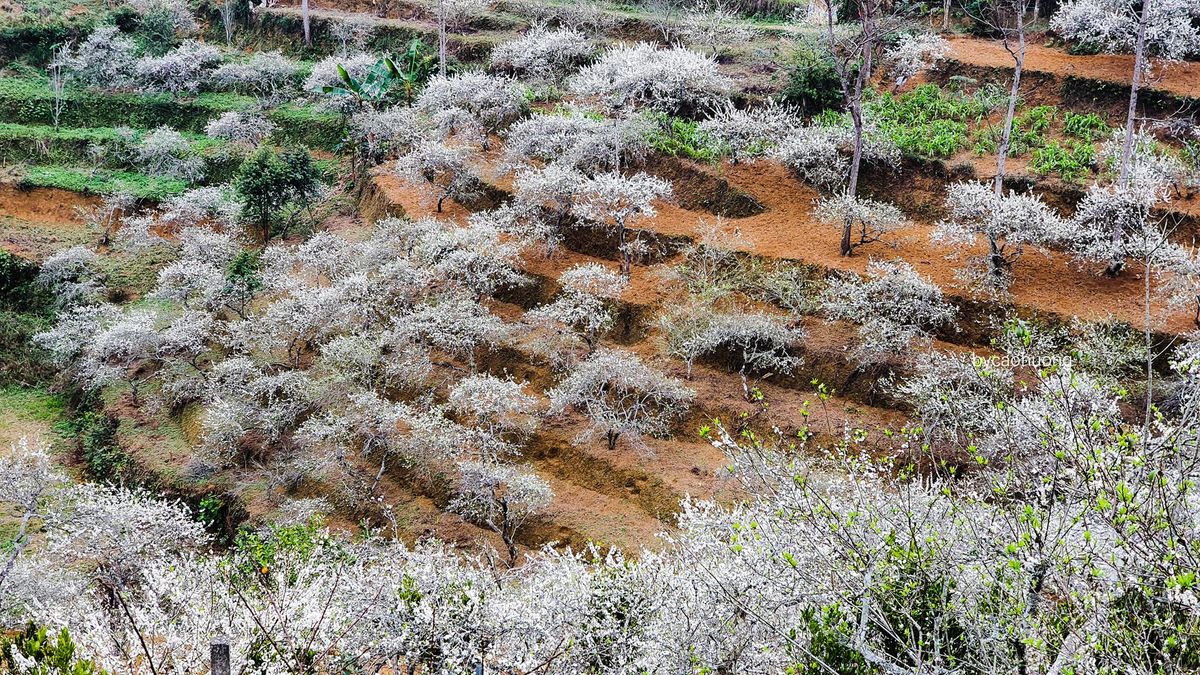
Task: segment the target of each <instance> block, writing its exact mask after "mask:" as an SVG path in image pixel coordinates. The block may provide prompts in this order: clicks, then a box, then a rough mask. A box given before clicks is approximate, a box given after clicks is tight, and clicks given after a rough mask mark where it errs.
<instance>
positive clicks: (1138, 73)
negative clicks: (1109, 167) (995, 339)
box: [1051, 0, 1200, 274]
mask: <svg viewBox="0 0 1200 675" xmlns="http://www.w3.org/2000/svg"><path fill="white" fill-rule="evenodd" d="M1051 27H1052V28H1054V30H1055V31H1057V32H1058V33H1059V34H1061V35H1063V36H1064V37H1066V38H1067V39H1070V40H1074V41H1076V42H1078V43H1081V44H1084V45H1088V46H1091V47H1099V48H1100V49H1103V50H1105V51H1132V52H1133V55H1134V58H1133V72H1132V73H1131V75H1130V86H1129V108H1128V111H1127V113H1126V118H1125V129H1124V138H1123V139H1122V142H1121V156H1120V163H1119V172H1118V182H1119V183H1121V187H1122V188H1123V189H1126V190H1128V189H1131V187H1132V186H1131V185H1130V183H1133V182H1136V178H1137V177H1136V176H1135V175H1134V172H1133V171H1132V169H1133V167H1134V155H1135V154H1136V153H1137V132H1138V128H1137V127H1138V116H1137V104H1138V95H1139V93H1140V91H1141V89H1142V87H1144V86H1145V85H1146V84H1148V83H1149V80H1150V77H1151V66H1152V61H1153V60H1154V59H1155V58H1157V59H1160V60H1162V61H1171V60H1176V59H1182V58H1185V57H1187V56H1188V55H1190V54H1197V53H1200V7H1198V6H1197V5H1196V3H1194V2H1191V0H1153V1H1151V2H1140V3H1138V2H1129V1H1128V0H1071V1H1070V2H1067V3H1064V4H1063V5H1062V6H1061V7H1060V8H1059V10H1058V12H1057V13H1056V14H1055V15H1054V18H1053V19H1052V20H1051ZM1122 234H1123V233H1122V231H1121V230H1119V229H1114V230H1113V232H1112V235H1113V245H1114V247H1119V246H1120V243H1121V242H1120V238H1121V236H1122ZM1121 270H1122V263H1121V261H1119V260H1114V261H1113V263H1112V264H1111V265H1110V266H1109V270H1108V271H1109V273H1110V274H1118V273H1120V272H1121Z"/></svg>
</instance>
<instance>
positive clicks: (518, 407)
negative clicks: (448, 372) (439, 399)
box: [446, 375, 538, 438]
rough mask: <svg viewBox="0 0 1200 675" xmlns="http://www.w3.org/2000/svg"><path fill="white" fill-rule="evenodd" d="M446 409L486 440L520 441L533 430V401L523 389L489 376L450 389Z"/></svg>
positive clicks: (470, 378)
mask: <svg viewBox="0 0 1200 675" xmlns="http://www.w3.org/2000/svg"><path fill="white" fill-rule="evenodd" d="M446 402H447V404H448V405H449V407H450V409H451V410H453V411H454V412H456V413H458V414H459V415H462V416H464V417H465V418H466V419H468V420H470V422H471V424H472V425H473V426H475V427H476V428H479V429H482V430H483V431H485V432H487V434H488V435H489V436H494V437H497V438H501V437H504V436H516V437H522V436H525V435H527V434H529V433H532V432H533V431H534V429H536V428H537V425H538V418H537V408H538V400H537V397H535V396H533V395H531V394H527V393H525V385H524V384H523V383H521V382H516V381H514V380H511V379H501V378H498V377H494V376H492V375H469V376H467V377H464V378H463V379H461V380H459V381H458V382H457V383H456V384H455V385H454V387H452V388H451V389H450V394H449V396H448V397H447V401H446Z"/></svg>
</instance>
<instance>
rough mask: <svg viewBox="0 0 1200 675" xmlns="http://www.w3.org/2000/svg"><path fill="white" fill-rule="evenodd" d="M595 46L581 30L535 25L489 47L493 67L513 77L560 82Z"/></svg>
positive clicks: (583, 60) (589, 55)
mask: <svg viewBox="0 0 1200 675" xmlns="http://www.w3.org/2000/svg"><path fill="white" fill-rule="evenodd" d="M594 51H595V47H594V46H593V44H592V41H591V40H590V39H589V38H588V37H587V36H586V35H584V34H583V33H580V32H579V31H576V30H573V29H571V28H557V29H554V30H550V29H547V28H545V27H544V26H534V27H533V28H531V29H529V32H527V33H525V34H524V35H522V36H521V37H519V38H517V39H516V40H511V41H509V42H502V43H500V44H499V45H497V46H496V47H495V48H494V49H492V55H491V62H492V68H493V69H496V70H500V71H502V72H505V73H511V74H512V75H514V76H516V77H521V78H525V79H531V80H534V81H539V82H545V83H547V84H558V83H561V82H562V81H563V80H564V79H565V78H566V77H567V76H568V75H570V74H571V73H572V72H574V71H575V70H576V69H578V68H579V67H580V66H582V65H583V64H584V63H586V62H587V60H588V59H589V58H591V56H592V54H593V52H594Z"/></svg>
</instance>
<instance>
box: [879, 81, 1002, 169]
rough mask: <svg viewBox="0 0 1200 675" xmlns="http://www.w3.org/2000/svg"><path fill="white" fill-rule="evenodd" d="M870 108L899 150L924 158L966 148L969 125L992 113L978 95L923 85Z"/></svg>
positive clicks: (884, 97) (882, 98)
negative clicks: (968, 94)
mask: <svg viewBox="0 0 1200 675" xmlns="http://www.w3.org/2000/svg"><path fill="white" fill-rule="evenodd" d="M867 106H868V109H869V111H870V112H871V114H872V115H874V117H875V119H877V120H878V123H879V126H880V129H881V130H882V131H883V132H884V133H885V134H887V135H888V136H889V137H890V138H891V139H892V141H893V142H895V143H896V145H897V146H899V147H900V150H901V151H903V152H906V153H908V154H912V155H918V156H921V157H949V156H951V155H953V154H954V153H956V152H958V151H959V150H961V149H962V148H963V147H966V144H967V129H968V124H969V123H971V122H977V121H978V120H980V119H982V118H983V117H984V116H985V115H987V113H988V112H989V111H990V106H991V103H990V102H989V100H988V99H986V98H983V97H979V96H967V95H964V94H962V93H960V92H957V91H947V90H943V89H941V88H940V87H938V86H937V85H935V84H924V85H921V86H919V87H917V88H916V89H913V90H912V91H910V92H907V93H905V94H902V95H900V96H894V95H892V94H891V93H890V92H888V93H885V94H883V95H882V96H879V97H877V98H874V99H872V100H871V101H870V102H869V103H868V104H867Z"/></svg>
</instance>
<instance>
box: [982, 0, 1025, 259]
mask: <svg viewBox="0 0 1200 675" xmlns="http://www.w3.org/2000/svg"><path fill="white" fill-rule="evenodd" d="M1024 4H1025V3H1024V1H1023V0H1022V2H1021V7H1019V10H1020V11H1017V12H1014V15H1015V18H1016V21H1017V48H1016V50H1015V51H1014V50H1013V49H1012V48H1011V47H1010V45H1009V38H1008V33H1007V32H1005V33H1004V48H1005V49H1006V50H1008V53H1009V55H1010V56H1012V59H1013V80H1012V87H1011V88H1010V89H1009V90H1008V109H1007V110H1006V111H1005V113H1004V131H1003V132H1002V133H1001V134H1000V145H999V147H998V148H997V149H996V177H995V179H994V180H993V181H992V192H993V193H994V194H995V195H996V200H997V202H999V200H1000V198H1001V197H1003V196H1004V178H1005V176H1006V175H1007V168H1006V164H1007V163H1008V151H1009V148H1010V147H1011V146H1012V132H1013V124H1014V123H1015V120H1016V116H1017V101H1018V100H1019V99H1020V97H1021V75H1022V73H1024V71H1025V11H1024V10H1025V7H1024ZM1003 20H1004V19H1003V18H1002V17H1001V16H1000V13H999V12H997V13H996V22H997V24H999V23H1000V22H1001V21H1003ZM988 243H989V244H990V255H989V257H988V268H989V271H990V272H991V274H992V275H993V276H997V275H999V274H1000V273H1001V272H1002V271H1003V269H1004V266H1005V259H1004V256H1003V255H1002V254H1001V252H1000V246H999V242H998V241H997V240H996V235H995V234H994V232H993V233H992V234H989V241H988Z"/></svg>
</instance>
